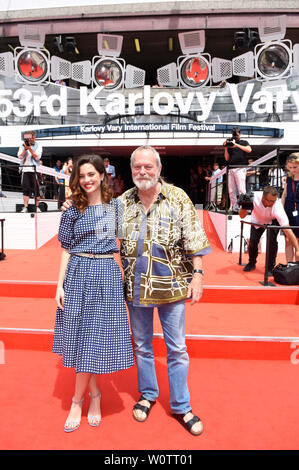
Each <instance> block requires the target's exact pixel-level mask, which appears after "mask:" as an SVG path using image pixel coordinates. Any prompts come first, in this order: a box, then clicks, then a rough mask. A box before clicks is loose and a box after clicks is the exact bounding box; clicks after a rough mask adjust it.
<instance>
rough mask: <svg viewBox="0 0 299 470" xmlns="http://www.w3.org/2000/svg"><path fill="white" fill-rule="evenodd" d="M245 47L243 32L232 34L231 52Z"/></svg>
mask: <svg viewBox="0 0 299 470" xmlns="http://www.w3.org/2000/svg"><path fill="white" fill-rule="evenodd" d="M246 45H247V34H246V32H245V31H237V32H236V33H235V34H234V44H233V51H235V50H236V49H240V48H242V47H245V46H246Z"/></svg>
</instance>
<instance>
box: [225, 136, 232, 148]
mask: <svg viewBox="0 0 299 470" xmlns="http://www.w3.org/2000/svg"><path fill="white" fill-rule="evenodd" d="M224 145H225V146H226V147H232V146H233V145H235V142H234V138H233V137H230V138H229V139H226V141H225V144H224Z"/></svg>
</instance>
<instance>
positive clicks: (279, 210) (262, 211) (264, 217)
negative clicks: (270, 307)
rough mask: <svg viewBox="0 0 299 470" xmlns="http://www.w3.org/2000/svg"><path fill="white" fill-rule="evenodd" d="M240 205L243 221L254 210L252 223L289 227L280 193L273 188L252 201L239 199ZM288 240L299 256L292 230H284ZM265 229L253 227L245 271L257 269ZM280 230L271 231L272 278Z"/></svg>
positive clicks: (270, 266) (298, 246)
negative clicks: (259, 247)
mask: <svg viewBox="0 0 299 470" xmlns="http://www.w3.org/2000/svg"><path fill="white" fill-rule="evenodd" d="M239 204H240V206H241V209H240V210H239V215H240V217H241V219H243V218H244V217H246V215H247V214H248V212H249V210H250V209H252V213H251V222H253V223H257V224H263V225H281V226H287V225H289V220H288V217H287V215H286V213H285V210H284V208H283V206H282V203H281V201H280V200H279V199H278V191H277V189H276V188H274V187H273V186H267V187H266V188H265V189H264V191H263V193H262V194H260V193H255V194H254V196H253V200H251V201H250V197H249V196H247V195H243V196H241V197H240V198H239ZM282 230H283V232H284V234H285V236H286V238H287V240H289V242H290V243H291V244H292V245H293V246H294V248H295V251H296V253H297V255H298V254H299V244H298V241H297V239H296V237H295V235H294V233H293V232H292V230H288V229H282ZM264 231H265V228H264V227H259V226H254V225H251V229H250V239H249V245H248V254H249V262H248V264H247V265H246V266H245V267H244V269H243V271H253V270H254V269H255V265H256V260H257V255H258V244H259V241H260V239H261V236H262V234H263V233H264ZM278 233H279V228H277V229H270V239H269V264H268V269H269V271H268V276H272V270H273V268H274V266H275V263H276V255H277V250H278V243H277V235H278Z"/></svg>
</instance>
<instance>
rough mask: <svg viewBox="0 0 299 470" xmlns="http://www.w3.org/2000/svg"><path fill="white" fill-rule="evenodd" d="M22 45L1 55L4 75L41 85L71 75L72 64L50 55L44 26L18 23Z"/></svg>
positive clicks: (1, 73)
mask: <svg viewBox="0 0 299 470" xmlns="http://www.w3.org/2000/svg"><path fill="white" fill-rule="evenodd" d="M18 29H19V40H20V44H21V46H22V47H17V48H15V49H13V54H12V53H11V52H4V53H2V54H0V75H4V76H6V77H12V76H14V75H15V79H16V81H17V82H19V83H26V84H30V85H40V84H47V83H49V79H50V78H51V79H52V80H53V81H56V80H64V79H67V78H70V77H71V63H70V62H69V61H66V60H64V59H61V58H60V57H57V56H52V57H50V53H49V51H47V49H45V47H44V42H45V32H44V30H43V28H42V27H41V26H36V25H26V24H21V25H18Z"/></svg>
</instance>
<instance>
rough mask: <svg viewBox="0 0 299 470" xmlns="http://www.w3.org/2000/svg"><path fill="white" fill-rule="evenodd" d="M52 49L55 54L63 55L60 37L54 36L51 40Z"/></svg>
mask: <svg viewBox="0 0 299 470" xmlns="http://www.w3.org/2000/svg"><path fill="white" fill-rule="evenodd" d="M53 49H54V51H55V52H59V53H60V54H63V52H64V49H63V45H62V41H61V36H55V38H54V39H53Z"/></svg>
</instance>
